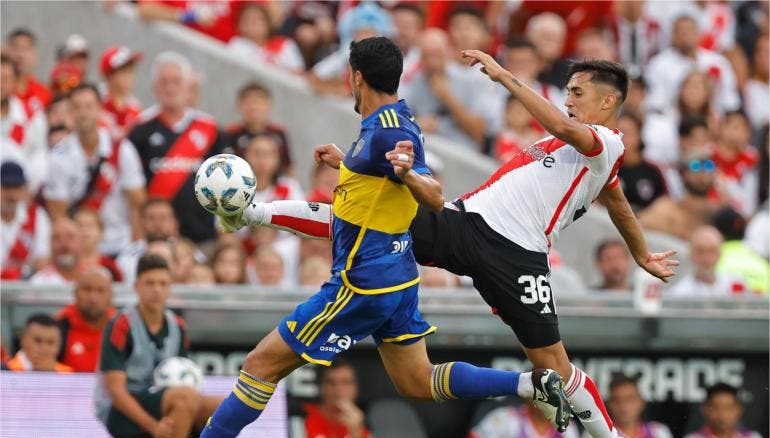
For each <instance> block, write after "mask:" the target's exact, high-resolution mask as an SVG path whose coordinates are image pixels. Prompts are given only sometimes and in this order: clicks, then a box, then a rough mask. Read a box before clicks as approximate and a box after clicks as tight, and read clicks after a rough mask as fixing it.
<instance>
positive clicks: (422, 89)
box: [401, 29, 487, 150]
mask: <svg viewBox="0 0 770 438" xmlns="http://www.w3.org/2000/svg"><path fill="white" fill-rule="evenodd" d="M420 54H421V56H422V71H420V72H419V73H418V75H417V77H415V78H414V80H413V81H412V83H411V84H410V85H409V86H408V87H402V90H401V95H402V97H403V98H404V99H406V100H407V101H409V106H410V107H411V108H412V111H413V112H414V115H415V117H416V118H417V122H418V123H419V124H420V127H421V128H422V130H423V131H424V132H426V133H438V134H440V135H442V136H445V137H446V138H448V139H449V140H452V141H454V142H456V143H458V144H460V145H462V146H465V147H468V148H473V149H476V150H480V148H481V144H482V142H483V140H484V137H485V135H486V132H487V131H486V129H487V128H486V120H485V118H484V108H482V106H483V105H484V104H485V100H484V99H479V98H478V93H477V91H476V90H474V89H473V87H471V86H469V83H470V82H471V81H472V80H473V79H472V76H471V75H472V74H473V71H472V70H470V69H468V68H467V67H465V66H463V65H460V64H459V63H457V62H455V61H454V57H453V52H452V49H451V48H450V45H449V38H448V36H447V34H446V33H445V32H444V31H442V30H439V29H428V30H426V31H425V32H423V34H422V37H421V38H420Z"/></svg>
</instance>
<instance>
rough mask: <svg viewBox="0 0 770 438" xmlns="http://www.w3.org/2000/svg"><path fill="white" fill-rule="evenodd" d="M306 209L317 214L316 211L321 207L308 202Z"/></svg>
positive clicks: (315, 203)
mask: <svg viewBox="0 0 770 438" xmlns="http://www.w3.org/2000/svg"><path fill="white" fill-rule="evenodd" d="M307 207H308V208H309V209H310V210H312V211H313V212H317V211H318V209H320V208H321V206H320V205H318V203H317V202H308V203H307Z"/></svg>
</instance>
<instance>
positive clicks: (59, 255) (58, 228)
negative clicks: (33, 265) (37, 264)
mask: <svg viewBox="0 0 770 438" xmlns="http://www.w3.org/2000/svg"><path fill="white" fill-rule="evenodd" d="M79 254H80V228H79V227H78V226H77V224H76V223H75V221H73V220H72V219H70V218H68V217H61V218H59V219H56V220H54V221H53V225H52V226H51V262H50V263H49V264H47V265H46V266H43V267H42V268H41V269H39V270H38V271H37V272H36V273H35V275H33V276H32V278H30V281H31V282H32V284H47V285H64V284H69V283H71V282H73V281H75V276H76V274H77V268H78V267H79V260H78V255H79Z"/></svg>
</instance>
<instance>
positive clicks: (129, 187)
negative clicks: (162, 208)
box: [43, 84, 146, 256]
mask: <svg viewBox="0 0 770 438" xmlns="http://www.w3.org/2000/svg"><path fill="white" fill-rule="evenodd" d="M70 100H71V101H72V110H73V117H74V121H75V129H74V132H73V133H72V134H70V135H69V136H67V137H66V138H65V139H64V140H62V142H61V143H59V144H58V145H56V147H55V148H54V149H53V150H52V151H51V157H50V161H49V168H48V174H47V181H46V186H45V189H44V190H43V194H44V196H45V198H46V203H47V205H48V210H49V212H50V213H51V217H52V218H54V219H58V218H61V217H64V216H66V215H67V214H68V213H71V212H72V211H74V210H76V209H78V208H81V207H85V208H90V209H93V210H95V211H98V212H99V215H100V217H101V220H102V223H103V224H104V239H103V240H102V241H101V242H100V245H99V249H100V251H101V252H103V253H104V254H107V255H110V256H115V255H117V254H118V253H119V252H120V250H121V249H123V248H124V247H125V246H126V245H128V244H129V243H130V242H131V241H132V240H133V239H135V238H137V237H138V236H139V233H140V227H139V218H138V211H139V208H140V206H141V205H142V203H143V202H144V200H145V197H146V191H145V178H144V174H143V172H142V165H141V162H140V161H139V157H138V155H137V153H136V150H135V149H134V147H133V145H132V144H131V143H129V142H126V141H114V140H113V139H112V138H111V137H110V133H109V131H108V130H107V129H104V128H100V127H99V117H100V116H101V112H102V105H101V100H100V97H99V92H98V91H97V89H96V87H94V86H93V85H90V84H81V85H79V86H78V87H76V88H75V89H73V90H72V92H71V93H70Z"/></svg>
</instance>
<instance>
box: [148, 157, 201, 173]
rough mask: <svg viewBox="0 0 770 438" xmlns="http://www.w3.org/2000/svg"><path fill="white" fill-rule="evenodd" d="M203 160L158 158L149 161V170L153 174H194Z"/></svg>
mask: <svg viewBox="0 0 770 438" xmlns="http://www.w3.org/2000/svg"><path fill="white" fill-rule="evenodd" d="M202 162H203V160H201V159H200V158H186V157H171V158H165V157H158V158H153V159H151V160H150V170H151V171H152V172H153V173H158V172H160V171H166V172H195V171H197V170H198V167H200V165H201V163H202Z"/></svg>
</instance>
